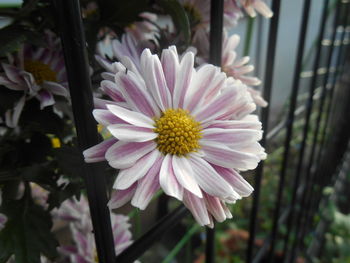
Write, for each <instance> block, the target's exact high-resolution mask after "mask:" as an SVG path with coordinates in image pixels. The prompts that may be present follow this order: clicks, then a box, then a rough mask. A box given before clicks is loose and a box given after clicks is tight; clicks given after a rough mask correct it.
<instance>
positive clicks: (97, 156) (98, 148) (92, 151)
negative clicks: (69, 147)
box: [83, 138, 118, 163]
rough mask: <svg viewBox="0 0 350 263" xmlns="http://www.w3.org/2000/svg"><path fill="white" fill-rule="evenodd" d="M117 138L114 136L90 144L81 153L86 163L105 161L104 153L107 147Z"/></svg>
mask: <svg viewBox="0 0 350 263" xmlns="http://www.w3.org/2000/svg"><path fill="white" fill-rule="evenodd" d="M117 141H118V140H117V139H115V138H110V139H107V140H104V141H103V142H100V143H99V144H96V145H95V146H92V147H90V148H88V149H86V150H85V151H83V155H84V158H85V162H87V163H95V162H101V161H105V160H106V158H105V154H106V152H107V150H108V149H109V147H111V146H112V145H113V144H115V143H116V142H117Z"/></svg>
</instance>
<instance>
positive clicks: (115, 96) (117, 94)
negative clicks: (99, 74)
mask: <svg viewBox="0 0 350 263" xmlns="http://www.w3.org/2000/svg"><path fill="white" fill-rule="evenodd" d="M101 90H102V91H103V92H104V93H105V94H107V95H108V96H109V97H110V98H111V99H112V100H114V101H117V102H119V101H125V99H124V97H123V95H122V93H121V90H120V88H119V87H118V85H116V84H115V83H114V76H113V81H110V80H102V82H101Z"/></svg>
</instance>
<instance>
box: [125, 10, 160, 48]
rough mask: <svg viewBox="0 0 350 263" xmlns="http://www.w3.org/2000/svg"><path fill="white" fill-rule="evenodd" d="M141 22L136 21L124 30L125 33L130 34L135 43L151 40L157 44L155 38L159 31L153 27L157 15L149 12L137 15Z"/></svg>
mask: <svg viewBox="0 0 350 263" xmlns="http://www.w3.org/2000/svg"><path fill="white" fill-rule="evenodd" d="M139 17H141V18H142V19H143V20H142V21H136V22H134V23H133V24H131V25H130V26H128V27H126V28H125V31H126V32H128V33H130V34H132V35H133V36H134V38H135V39H136V40H137V42H142V41H149V40H153V41H155V42H157V38H156V37H157V36H158V35H159V30H158V28H157V27H156V26H155V23H156V22H157V19H158V17H157V15H156V14H153V13H150V12H143V13H141V14H139Z"/></svg>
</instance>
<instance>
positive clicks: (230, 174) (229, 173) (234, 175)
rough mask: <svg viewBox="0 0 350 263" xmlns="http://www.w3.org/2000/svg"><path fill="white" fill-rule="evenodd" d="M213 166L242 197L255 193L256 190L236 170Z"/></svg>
mask: <svg viewBox="0 0 350 263" xmlns="http://www.w3.org/2000/svg"><path fill="white" fill-rule="evenodd" d="M212 166H213V167H214V169H215V170H216V171H217V172H218V173H219V174H220V175H221V176H222V177H223V178H224V179H225V180H226V181H227V182H228V183H229V184H230V185H231V186H232V187H233V189H234V190H235V191H236V192H237V193H238V194H239V195H240V196H242V197H247V196H249V195H250V194H251V193H252V192H253V191H254V188H253V187H252V186H251V185H250V184H249V183H248V182H247V181H246V180H245V179H244V178H243V177H242V176H241V175H240V174H239V173H238V172H236V171H235V170H234V169H228V168H224V167H221V166H217V165H212Z"/></svg>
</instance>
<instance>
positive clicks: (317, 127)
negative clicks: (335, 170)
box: [306, 1, 341, 176]
mask: <svg viewBox="0 0 350 263" xmlns="http://www.w3.org/2000/svg"><path fill="white" fill-rule="evenodd" d="M340 6H341V1H338V3H337V7H336V10H335V16H334V25H333V32H332V36H331V42H332V46H331V50H330V51H329V52H328V57H327V62H326V63H327V71H326V72H327V74H326V75H325V78H324V81H323V85H322V91H321V98H320V103H319V108H318V115H317V119H316V125H315V131H314V136H313V140H312V146H311V152H310V157H309V161H308V165H307V169H306V175H307V176H308V174H310V173H311V168H312V165H313V164H314V163H315V162H314V157H315V156H314V155H315V152H316V145H317V138H318V134H319V131H320V125H321V120H322V116H323V114H322V113H323V109H324V105H325V101H326V95H327V85H328V80H329V74H330V71H329V68H330V67H331V62H332V56H333V51H334V43H335V38H336V34H337V24H338V19H339V17H340V16H339V13H340ZM317 163H318V162H317Z"/></svg>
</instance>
